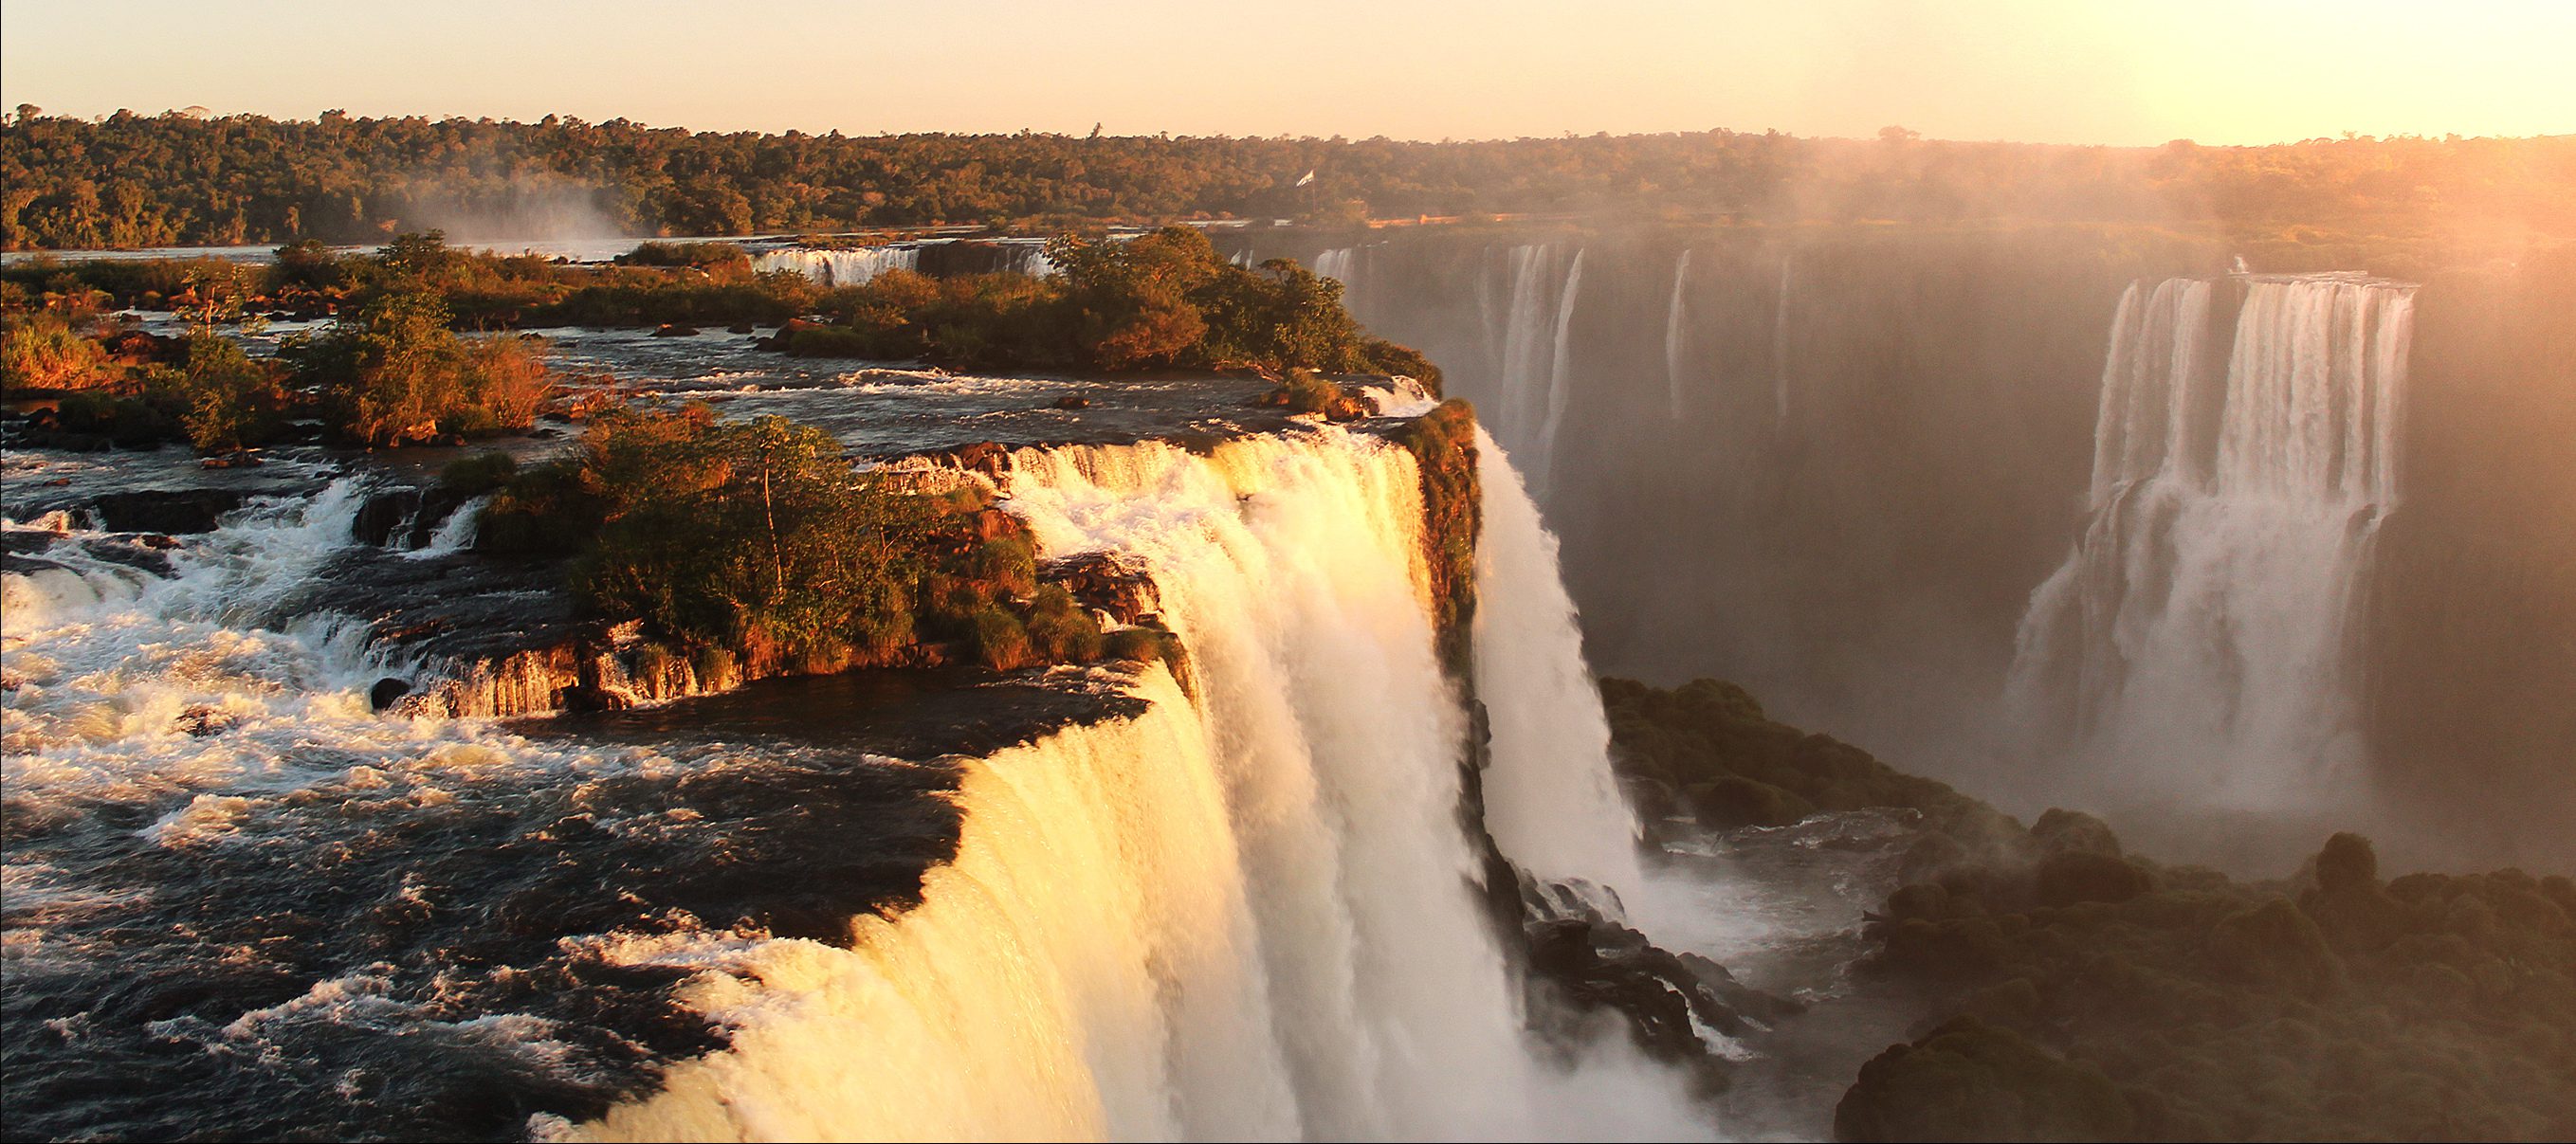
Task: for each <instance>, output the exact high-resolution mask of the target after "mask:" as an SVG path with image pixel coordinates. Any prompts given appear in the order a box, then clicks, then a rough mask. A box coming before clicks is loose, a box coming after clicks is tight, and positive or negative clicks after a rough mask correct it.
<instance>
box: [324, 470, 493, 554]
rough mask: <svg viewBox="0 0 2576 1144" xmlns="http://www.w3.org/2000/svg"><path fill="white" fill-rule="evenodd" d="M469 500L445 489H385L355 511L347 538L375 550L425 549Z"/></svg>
mask: <svg viewBox="0 0 2576 1144" xmlns="http://www.w3.org/2000/svg"><path fill="white" fill-rule="evenodd" d="M470 499H472V498H471V497H468V496H466V495H465V494H463V493H461V492H458V491H456V490H454V489H451V488H448V487H446V486H445V485H433V486H431V487H429V488H426V489H416V488H398V489H386V490H384V491H382V492H378V493H375V494H373V495H371V496H369V497H368V498H367V500H366V503H365V504H363V505H360V506H359V507H358V518H357V521H356V523H355V524H353V525H351V526H350V538H351V539H353V540H356V541H357V542H358V543H360V544H366V545H372V546H374V547H377V548H408V549H419V548H426V547H428V546H429V541H430V538H431V537H434V536H436V535H438V530H439V528H440V527H442V526H444V525H445V524H446V523H447V518H448V517H450V516H453V515H455V513H456V510H457V509H458V508H461V507H463V506H464V504H465V502H466V501H468V500H470Z"/></svg>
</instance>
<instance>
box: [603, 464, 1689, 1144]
mask: <svg viewBox="0 0 2576 1144" xmlns="http://www.w3.org/2000/svg"><path fill="white" fill-rule="evenodd" d="M1418 479H1419V478H1418V475H1417V473H1416V470H1415V468H1414V465H1413V460H1412V457H1411V455H1410V454H1409V453H1406V452H1404V451H1403V450H1402V449H1400V448H1397V447H1394V446H1392V445H1389V444H1386V443H1384V442H1380V441H1377V440H1374V439H1370V438H1365V437H1360V436H1356V435H1352V434H1346V433H1343V432H1341V431H1339V430H1327V431H1324V432H1320V433H1317V434H1314V435H1312V436H1307V437H1303V438H1299V439H1281V438H1264V439H1256V440H1247V441H1236V442H1230V443H1227V444H1225V445H1222V446H1220V447H1219V448H1218V449H1217V450H1216V451H1215V453H1214V454H1213V455H1211V456H1205V457H1202V456H1197V455H1194V454H1192V453H1190V452H1188V451H1186V450H1184V449H1181V448H1178V447H1173V446H1168V445H1161V444H1147V445H1137V446H1130V447H1101V448H1070V449H1060V450H1022V451H1021V452H1019V453H1018V454H1016V457H1015V465H1014V470H1013V471H1012V472H1011V474H1010V475H1009V477H1008V478H1007V481H1006V490H1005V491H1006V492H1007V494H1008V500H1007V502H1006V503H1007V504H1008V505H1009V506H1010V507H1011V508H1013V509H1014V510H1016V511H1018V512H1020V513H1022V514H1023V515H1024V516H1025V517H1026V518H1027V519H1028V520H1029V522H1030V524H1031V526H1032V527H1033V529H1034V530H1035V532H1036V534H1037V536H1038V538H1039V540H1040V542H1041V544H1042V545H1043V547H1044V548H1045V550H1046V551H1048V552H1050V553H1070V552H1079V551H1086V550H1096V549H1109V550H1114V551H1117V552H1120V553H1123V554H1127V555H1130V556H1133V557H1135V558H1137V559H1139V560H1141V561H1142V562H1143V563H1144V564H1145V565H1146V566H1147V567H1148V568H1149V569H1150V570H1151V571H1152V573H1153V576H1154V579H1155V582H1156V584H1157V585H1158V586H1159V589H1160V594H1161V601H1162V606H1163V609H1164V612H1163V614H1164V616H1165V618H1166V619H1167V620H1168V621H1169V622H1170V623H1171V625H1172V627H1173V628H1174V630H1175V631H1177V632H1178V633H1179V634H1180V635H1181V636H1182V638H1183V639H1184V641H1185V642H1186V644H1187V646H1188V649H1189V653H1190V658H1189V661H1188V664H1187V666H1186V667H1185V668H1184V669H1183V671H1184V673H1185V675H1186V677H1187V682H1188V683H1189V688H1188V693H1187V694H1186V695H1185V694H1184V692H1183V690H1182V688H1181V687H1179V686H1177V685H1176V681H1175V680H1174V679H1173V678H1172V677H1171V676H1169V675H1168V674H1166V673H1165V671H1164V669H1162V668H1160V667H1157V668H1153V669H1151V670H1150V671H1149V673H1148V674H1147V675H1146V676H1145V678H1144V679H1143V680H1142V681H1141V682H1140V684H1139V685H1138V689H1139V692H1140V694H1141V696H1142V697H1143V698H1145V699H1147V700H1148V701H1149V702H1150V707H1149V709H1148V710H1147V711H1146V713H1145V714H1143V715H1141V716H1138V717H1135V718H1133V719H1127V720H1116V721H1112V722H1109V723H1105V724H1101V725H1098V726H1093V727H1088V728H1071V729H1067V730H1065V731H1062V732H1059V733H1056V734H1054V735H1051V736H1049V737H1047V738H1046V739H1044V740H1042V741H1039V742H1036V743H1031V744H1028V745H1025V746H1022V747H1018V748H1013V749H1010V750H1006V751H1003V752H1001V753H999V754H997V755H995V756H994V757H992V758H989V759H983V760H971V761H968V762H967V763H966V764H965V768H966V770H965V778H964V785H963V789H962V791H961V793H960V795H959V799H960V803H961V805H962V806H963V807H964V809H965V812H966V813H965V821H964V827H963V840H962V843H961V845H960V848H959V850H958V854H957V857H956V860H955V861H954V862H953V863H951V864H949V865H946V866H942V867H940V868H937V869H935V870H933V871H932V872H931V873H930V875H929V877H928V879H927V881H926V883H925V885H924V892H923V900H922V904H921V905H920V906H919V907H917V908H915V909H912V910H910V911H908V912H906V913H904V914H901V915H899V916H896V917H893V918H891V919H880V918H865V919H861V920H860V921H859V922H858V932H857V941H856V943H855V944H854V945H853V946H852V947H851V948H849V949H837V948H833V947H831V946H827V945H822V944H818V943H813V942H804V941H783V940H763V939H759V938H757V937H750V938H725V939H714V938H709V937H704V936H702V937H700V938H699V939H697V940H696V941H695V942H693V943H684V944H681V945H665V946H654V945H652V944H650V943H640V944H639V945H638V946H637V948H636V949H635V950H633V951H632V952H631V954H630V955H629V956H628V958H627V960H629V961H630V962H635V963H650V964H660V965H678V966H686V967H693V968H703V969H706V970H708V971H709V972H707V973H705V974H704V975H702V976H701V977H699V978H698V979H697V981H696V982H695V983H694V984H692V985H691V986H689V987H688V988H687V990H686V991H685V994H684V995H685V998H686V1000H687V1001H688V1002H689V1003H690V1004H691V1005H693V1006H695V1007H697V1008H698V1009H700V1010H701V1011H702V1012H705V1013H707V1014H708V1015H710V1016H712V1017H714V1018H715V1019H717V1020H719V1021H721V1022H723V1023H724V1024H726V1025H728V1026H729V1027H731V1028H732V1029H734V1030H735V1032H734V1036H733V1042H732V1047H731V1048H730V1049H729V1050H726V1051H721V1052H717V1053H714V1054H711V1055H709V1056H706V1057H702V1058H699V1059H697V1060H694V1061H691V1062H687V1063H685V1064H682V1065H679V1066H677V1067H675V1068H673V1069H672V1070H670V1072H669V1073H668V1074H667V1083H666V1085H665V1088H664V1091H662V1092H661V1093H659V1094H656V1095H654V1096H651V1097H649V1098H646V1099H644V1100H642V1101H640V1102H638V1103H635V1104H631V1105H627V1106H623V1107H620V1108H618V1109H616V1110H613V1111H612V1112H610V1113H609V1115H608V1116H607V1117H606V1118H605V1119H604V1120H602V1121H599V1122H595V1123H593V1124H591V1125H587V1126H584V1127H583V1128H582V1129H581V1131H583V1132H585V1133H588V1134H591V1135H595V1136H599V1137H605V1138H638V1139H667V1138H688V1139H759V1138H768V1139H829V1138H851V1137H864V1138H880V1139H882V1138H895V1139H1034V1138H1045V1139H1098V1138H1109V1139H1180V1138H1212V1139H1286V1138H1318V1139H1352V1138H1528V1137H1529V1136H1531V1135H1533V1134H1536V1135H1565V1134H1577V1133H1579V1134H1582V1135H1585V1136H1587V1137H1591V1136H1596V1135H1598V1134H1601V1133H1609V1134H1613V1135H1646V1136H1668V1135H1673V1134H1676V1133H1680V1134H1696V1133H1702V1132H1705V1131H1706V1128H1705V1126H1704V1125H1701V1124H1694V1120H1695V1117H1693V1115H1692V1114H1691V1113H1690V1112H1689V1110H1688V1108H1687V1106H1686V1105H1685V1103H1684V1101H1683V1098H1682V1097H1681V1095H1680V1086H1679V1085H1678V1083H1677V1082H1673V1081H1669V1080H1666V1079H1665V1077H1664V1074H1661V1073H1659V1072H1656V1071H1654V1070H1653V1069H1651V1068H1648V1067H1645V1066H1641V1065H1637V1064H1634V1063H1630V1064H1625V1065H1612V1064H1607V1063H1600V1062H1596V1063H1593V1064H1590V1065H1585V1066H1581V1067H1578V1068H1577V1069H1575V1070H1574V1071H1572V1072H1568V1071H1567V1070H1566V1068H1565V1066H1563V1065H1562V1064H1559V1063H1555V1062H1554V1061H1552V1060H1551V1058H1550V1057H1549V1056H1548V1055H1547V1054H1546V1053H1545V1051H1544V1050H1541V1049H1538V1048H1536V1047H1535V1046H1534V1045H1533V1043H1532V1041H1531V1040H1530V1038H1529V1035H1528V1034H1526V1033H1525V1032H1524V1031H1523V1030H1522V1028H1521V1020H1520V1015H1519V1012H1518V1000H1517V998H1518V990H1517V987H1516V986H1515V984H1514V983H1513V981H1512V980H1511V977H1510V974H1509V972H1508V971H1507V969H1506V966H1505V963H1504V960H1503V956H1502V954H1501V951H1500V950H1499V948H1498V947H1497V946H1496V945H1495V943H1494V940H1493V938H1492V936H1491V934H1490V932H1489V930H1488V927H1487V924H1486V922H1485V919H1484V918H1483V916H1482V914H1481V912H1480V908H1479V906H1478V905H1477V903H1476V901H1475V899H1474V896H1473V895H1472V894H1471V893H1470V890H1469V885H1470V882H1471V880H1472V879H1474V878H1476V877H1478V876H1479V871H1478V865H1477V862H1476V861H1475V859H1474V856H1473V852H1472V850H1471V848H1470V846H1469V844H1468V840H1467V838H1466V837H1465V835H1464V834H1463V833H1462V831H1461V830H1460V829H1459V826H1458V822H1457V817H1456V816H1457V807H1458V800H1459V798H1460V793H1461V792H1460V787H1459V781H1460V780H1459V766H1458V764H1459V759H1460V755H1459V752H1460V749H1461V743H1462V739H1461V736H1462V735H1463V733H1464V732H1465V730H1466V723H1465V713H1464V711H1463V710H1462V708H1461V705H1460V703H1459V698H1458V695H1457V693H1456V692H1455V690H1454V688H1453V687H1452V686H1451V684H1450V683H1449V682H1448V680H1447V679H1446V678H1445V677H1444V676H1443V675H1442V673H1441V671H1440V668H1439V665H1438V662H1437V659H1436V656H1435V653H1434V650H1433V640H1432V622H1431V618H1430V617H1431V613H1430V609H1429V603H1430V600H1429V579H1428V573H1427V569H1426V568H1425V566H1424V562H1423V560H1422V557H1421V554H1420V553H1421V549H1420V541H1421V535H1420V530H1421V522H1422V504H1421V499H1420V492H1419V485H1418V483H1417V482H1418ZM1510 504H1511V502H1509V501H1508V498H1507V503H1506V514H1505V515H1506V519H1505V520H1504V521H1503V522H1502V523H1501V524H1500V525H1499V526H1498V530H1499V531H1501V532H1503V533H1507V534H1511V535H1512V539H1510V540H1509V542H1508V543H1509V545H1510V547H1511V548H1512V550H1513V551H1514V552H1515V553H1516V554H1517V557H1516V559H1515V564H1514V567H1513V568H1512V569H1505V570H1503V571H1501V572H1499V573H1497V575H1500V576H1502V577H1504V579H1502V580H1501V581H1488V582H1489V583H1494V584H1495V586H1496V588H1497V590H1498V591H1500V592H1501V593H1502V597H1503V599H1504V600H1505V601H1506V604H1505V607H1506V609H1507V610H1517V609H1515V608H1514V606H1513V605H1512V604H1511V603H1510V601H1512V600H1514V599H1516V598H1517V597H1518V594H1519V593H1521V592H1522V591H1524V590H1525V589H1526V588H1527V587H1528V585H1527V584H1526V583H1525V582H1523V581H1522V580H1520V579H1519V578H1518V577H1519V575H1520V574H1521V573H1527V572H1530V569H1529V568H1525V567H1521V564H1520V558H1532V559H1534V558H1535V555H1536V554H1537V553H1538V552H1540V551H1543V545H1542V546H1540V547H1536V548H1534V547H1531V543H1532V542H1533V541H1532V537H1533V536H1535V535H1536V534H1535V530H1534V523H1535V521H1534V517H1533V519H1532V520H1531V521H1529V522H1526V523H1529V524H1531V525H1533V528H1532V529H1531V530H1530V532H1531V534H1532V535H1531V536H1521V535H1519V534H1518V531H1517V530H1518V525H1519V524H1520V523H1524V522H1521V521H1520V517H1519V515H1518V514H1516V513H1514V512H1512V511H1510ZM1533 574H1534V573H1533ZM1557 591H1558V592H1559V593H1560V595H1561V592H1562V589H1557ZM1544 604H1545V601H1540V605H1539V607H1538V609H1537V610H1539V611H1544V610H1545V607H1544ZM1549 646H1554V645H1552V644H1551V645H1549ZM1480 671H1481V669H1480ZM1572 672H1574V673H1578V674H1579V672H1580V665H1579V664H1577V665H1575V666H1574V667H1573V668H1572ZM1594 711H1595V717H1596V718H1597V711H1598V708H1597V706H1596V707H1595V708H1594ZM1497 765H1498V766H1500V765H1501V764H1499V763H1498V764H1497ZM1603 1051H1604V1052H1609V1053H1620V1052H1624V1043H1619V1044H1615V1045H1611V1046H1605V1048H1604V1049H1603ZM1611 1069H1616V1070H1617V1073H1616V1075H1615V1076H1614V1075H1606V1074H1607V1072H1608V1070H1611ZM1592 1118H1605V1119H1603V1120H1601V1122H1597V1123H1595V1122H1588V1121H1590V1120H1591V1119H1592Z"/></svg>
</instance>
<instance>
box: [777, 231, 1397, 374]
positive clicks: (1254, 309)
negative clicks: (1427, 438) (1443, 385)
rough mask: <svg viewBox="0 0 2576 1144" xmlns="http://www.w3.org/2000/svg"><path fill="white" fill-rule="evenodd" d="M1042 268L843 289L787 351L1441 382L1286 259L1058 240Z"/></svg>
mask: <svg viewBox="0 0 2576 1144" xmlns="http://www.w3.org/2000/svg"><path fill="white" fill-rule="evenodd" d="M1047 257H1048V259H1049V260H1050V261H1051V262H1052V263H1053V264H1054V266H1055V273H1053V274H1050V275H1048V276H1046V277H1044V278H1032V277H1030V276H1028V275H1024V274H976V275H966V276H962V277H956V278H930V277H927V276H924V275H920V274H915V273H912V272H910V271H903V270H896V271H889V272H887V273H884V274H880V275H877V276H876V277H875V278H872V279H870V280H869V281H868V282H867V283H866V284H865V285H861V286H853V287H849V288H846V289H844V290H839V291H835V292H834V293H833V296H832V297H831V298H830V299H829V301H828V303H827V306H826V309H827V312H830V313H833V314H835V315H836V317H837V319H838V320H837V321H835V322H833V323H831V324H829V325H807V324H799V325H797V326H794V327H791V328H789V329H788V330H786V331H785V332H784V333H783V334H782V335H781V341H782V343H783V344H784V346H785V348H786V349H787V351H788V352H789V353H794V354H801V355H814V356H837V357H861V358H876V359H880V360H887V359H893V360H901V359H910V358H922V359H926V360H929V361H934V362H939V363H942V364H951V365H960V366H968V367H994V366H1021V367H1037V368H1049V369H1076V370H1086V371H1098V372H1117V371H1122V370H1133V369H1149V368H1186V369H1229V368H1253V369H1258V370H1262V371H1264V372H1267V373H1269V374H1272V375H1274V376H1282V377H1284V376H1286V375H1287V374H1288V372H1289V371H1291V370H1293V369H1298V368H1306V369H1317V370H1324V371H1327V372H1337V373H1388V374H1403V375H1406V376H1410V377H1414V378H1417V379H1420V380H1421V381H1422V382H1423V383H1424V384H1426V385H1428V386H1431V387H1433V388H1434V389H1435V390H1436V389H1437V388H1438V385H1439V381H1440V374H1439V371H1438V370H1437V369H1434V368H1433V367H1432V365H1431V363H1430V361H1429V360H1427V359H1425V358H1424V357H1423V356H1422V355H1421V354H1419V353H1416V352H1414V351H1413V350H1410V349H1407V348H1405V347H1403V346H1399V345H1396V344H1395V343H1393V342H1389V341H1387V340H1386V339H1384V338H1379V337H1373V336H1371V335H1369V334H1368V333H1367V332H1366V331H1363V330H1362V329H1360V327H1359V323H1357V322H1354V321H1352V320H1351V316H1350V312H1349V311H1347V310H1345V309H1343V307H1342V284H1341V283H1340V282H1338V281H1335V280H1334V279H1331V278H1325V277H1322V276H1319V275H1317V274H1315V273H1313V272H1312V271H1309V270H1307V269H1306V268H1305V267H1302V266H1299V265H1298V264H1297V263H1296V262H1295V261H1294V260H1292V259H1285V258H1274V259H1271V260H1270V261H1268V262H1265V263H1263V264H1261V265H1260V266H1257V267H1245V266H1237V265H1234V264H1233V263H1231V262H1228V261H1227V260H1226V259H1225V257H1224V256H1223V255H1221V254H1218V253H1217V250H1216V247H1215V246H1214V245H1213V244H1211V243H1210V242H1209V241H1208V239H1207V236H1206V235H1204V234H1201V233H1199V232H1198V231H1196V230H1193V229H1191V228H1189V227H1183V226H1172V227H1164V228H1163V229H1161V230H1157V231H1154V232H1153V233H1151V234H1146V235H1143V236H1140V237H1137V238H1134V239H1129V240H1125V241H1115V242H1110V241H1098V242H1095V241H1090V240H1086V239H1082V238H1077V237H1072V236H1067V237H1063V238H1058V239H1056V240H1055V241H1053V242H1050V243H1049V244H1048V245H1047ZM1308 411H1310V412H1322V411H1323V410H1320V409H1318V410H1308Z"/></svg>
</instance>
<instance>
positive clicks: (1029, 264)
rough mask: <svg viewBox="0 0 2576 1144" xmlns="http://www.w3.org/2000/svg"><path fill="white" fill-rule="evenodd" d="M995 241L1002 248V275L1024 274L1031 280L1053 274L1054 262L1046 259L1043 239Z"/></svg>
mask: <svg viewBox="0 0 2576 1144" xmlns="http://www.w3.org/2000/svg"><path fill="white" fill-rule="evenodd" d="M996 241H997V243H998V244H999V245H1000V246H1001V248H1002V254H1003V261H1002V271H1003V272H1004V273H1007V274H1026V275H1028V276H1029V277H1031V278H1044V277H1046V276H1047V275H1049V274H1053V273H1055V261H1054V260H1053V259H1050V258H1048V257H1047V255H1046V241H1045V240H1044V239H1035V238H1005V239H999V240H996Z"/></svg>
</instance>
